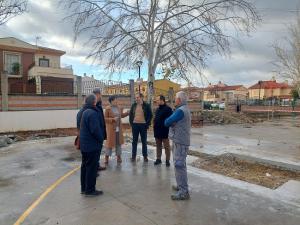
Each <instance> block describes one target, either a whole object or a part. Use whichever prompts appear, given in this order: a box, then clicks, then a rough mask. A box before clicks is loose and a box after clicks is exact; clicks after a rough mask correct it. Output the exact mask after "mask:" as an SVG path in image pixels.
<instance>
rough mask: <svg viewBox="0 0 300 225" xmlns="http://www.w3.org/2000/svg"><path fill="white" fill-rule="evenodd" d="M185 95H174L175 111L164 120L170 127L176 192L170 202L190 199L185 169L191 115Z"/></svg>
mask: <svg viewBox="0 0 300 225" xmlns="http://www.w3.org/2000/svg"><path fill="white" fill-rule="evenodd" d="M187 100H188V97H187V94H186V93H185V92H183V91H180V92H178V93H177V94H176V99H175V105H176V110H175V111H174V112H173V114H172V115H171V116H170V117H169V118H167V119H166V120H165V126H166V127H170V131H169V137H170V139H171V140H172V141H173V145H172V152H173V160H174V166H175V177H176V183H177V186H173V187H172V188H173V189H174V190H175V191H177V193H176V194H173V195H172V196H171V198H172V200H187V199H189V198H190V195H189V188H188V178H187V169H186V157H187V152H188V150H189V146H190V136H191V114H190V110H189V108H188V105H187Z"/></svg>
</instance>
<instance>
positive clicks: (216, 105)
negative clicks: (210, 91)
mask: <svg viewBox="0 0 300 225" xmlns="http://www.w3.org/2000/svg"><path fill="white" fill-rule="evenodd" d="M211 107H212V109H219V104H218V103H217V102H215V103H212V104H211Z"/></svg>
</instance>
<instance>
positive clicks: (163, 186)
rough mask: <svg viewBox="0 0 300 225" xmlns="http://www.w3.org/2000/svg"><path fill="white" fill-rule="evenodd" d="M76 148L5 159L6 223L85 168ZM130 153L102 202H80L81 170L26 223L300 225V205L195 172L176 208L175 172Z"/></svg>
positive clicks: (106, 185) (65, 144)
mask: <svg viewBox="0 0 300 225" xmlns="http://www.w3.org/2000/svg"><path fill="white" fill-rule="evenodd" d="M72 142H73V138H58V139H54V140H53V139H52V140H43V141H41V142H23V143H22V144H17V145H13V147H10V150H9V151H7V153H6V154H2V153H0V167H1V168H3V170H2V169H1V170H0V177H5V179H7V180H6V181H8V180H10V181H11V182H7V183H5V184H6V186H5V185H4V186H1V187H0V201H1V203H2V204H1V205H0V212H1V213H0V224H5V225H7V224H13V223H14V222H15V221H16V220H17V218H18V216H20V215H21V214H22V212H23V211H24V210H25V209H26V208H27V207H28V206H29V205H30V204H31V203H32V202H33V200H35V199H36V198H37V197H38V196H39V195H40V193H42V192H43V191H44V190H45V189H46V187H48V186H49V185H50V184H51V183H53V182H54V181H55V180H56V179H57V178H59V177H60V176H61V175H62V174H65V173H66V172H68V171H69V170H71V169H72V168H73V167H74V166H75V165H78V164H79V163H80V161H78V160H77V159H78V158H77V157H76V154H74V149H73V146H72ZM124 150H125V151H124V154H123V159H124V160H123V163H122V165H121V166H118V165H116V163H115V161H113V162H112V163H111V164H110V166H109V168H108V170H107V171H104V172H102V173H101V176H100V177H99V178H98V180H97V188H101V189H103V190H104V195H103V196H100V197H96V198H86V197H84V196H82V195H81V194H80V186H79V172H77V173H75V174H74V175H72V176H70V177H69V178H67V179H66V180H65V181H64V182H63V183H61V185H59V186H58V187H57V188H56V189H55V190H54V191H53V192H51V193H50V194H49V195H48V196H47V197H46V198H45V199H44V200H43V201H42V202H41V204H40V205H38V207H37V208H35V209H34V210H33V211H32V213H31V214H30V215H29V217H28V218H27V219H26V220H25V222H24V224H30V225H37V224H47V225H48V224H49V225H50V224H51V225H52V224H63V225H96V224H97V225H98V224H105V225H110V224H112V225H116V224H122V225H127V224H128V225H132V224H142V225H143V224H145V225H148V224H161V225H169V224H170V225H174V224H175V225H179V224H181V225H183V224H188V225H193V224H195V225H196V224H197V225H250V224H251V225H253V224H256V225H282V224H285V225H299V224H300V205H296V204H292V203H291V202H288V201H283V200H282V199H278V198H273V197H272V196H271V195H269V190H270V189H265V188H262V189H261V190H260V192H256V191H252V189H255V188H253V187H254V186H251V185H249V187H248V189H246V188H240V185H236V184H235V183H234V181H233V179H231V178H229V179H230V182H232V184H231V183H230V182H228V181H225V180H222V179H221V178H220V177H214V176H213V174H206V175H203V173H202V172H201V171H199V170H193V169H192V168H189V182H190V189H191V200H190V201H185V202H174V201H172V200H171V199H170V194H171V184H173V183H174V172H173V168H172V167H171V168H166V167H165V166H164V165H162V166H159V167H154V165H153V162H151V161H150V162H149V163H143V162H142V161H141V160H139V161H138V162H137V163H136V164H132V163H131V162H130V161H129V158H130V154H129V153H126V150H127V151H128V150H130V146H125V147H124ZM139 151H140V150H139ZM75 153H76V152H75ZM150 155H151V156H152V157H153V152H151V154H150ZM66 159H68V160H66ZM71 159H74V160H75V161H72V160H71ZM29 165H30V166H29ZM20 174H22V175H20ZM201 174H202V175H201ZM3 202H4V204H3Z"/></svg>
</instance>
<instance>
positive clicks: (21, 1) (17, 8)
mask: <svg viewBox="0 0 300 225" xmlns="http://www.w3.org/2000/svg"><path fill="white" fill-rule="evenodd" d="M26 8H27V0H0V26H1V25H3V24H5V23H6V22H7V21H8V20H10V19H11V18H13V17H15V16H17V15H20V14H22V13H24V12H25V11H26Z"/></svg>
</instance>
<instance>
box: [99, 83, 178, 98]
mask: <svg viewBox="0 0 300 225" xmlns="http://www.w3.org/2000/svg"><path fill="white" fill-rule="evenodd" d="M170 88H171V89H173V92H174V93H176V92H177V91H179V90H180V84H177V83H175V82H172V81H170V80H166V79H160V80H155V81H154V95H155V96H158V95H161V94H162V95H165V96H168V95H169V89H170ZM140 91H141V93H142V94H143V95H144V96H145V97H147V93H148V92H147V91H148V82H146V81H144V82H142V83H141V84H140ZM134 92H135V93H138V92H139V84H138V83H137V82H135V83H134ZM104 93H105V94H107V95H130V87H129V84H126V83H122V82H113V81H111V82H110V83H108V85H106V86H105V89H104Z"/></svg>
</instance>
